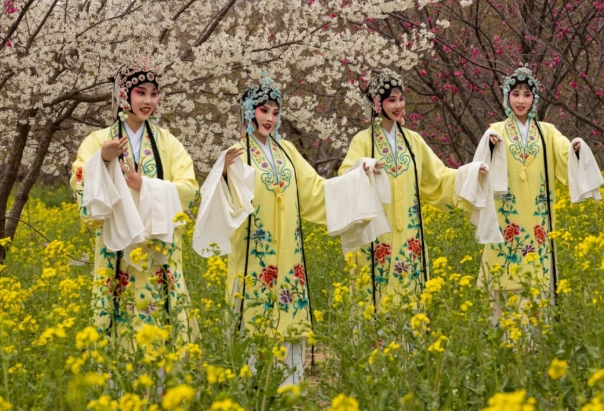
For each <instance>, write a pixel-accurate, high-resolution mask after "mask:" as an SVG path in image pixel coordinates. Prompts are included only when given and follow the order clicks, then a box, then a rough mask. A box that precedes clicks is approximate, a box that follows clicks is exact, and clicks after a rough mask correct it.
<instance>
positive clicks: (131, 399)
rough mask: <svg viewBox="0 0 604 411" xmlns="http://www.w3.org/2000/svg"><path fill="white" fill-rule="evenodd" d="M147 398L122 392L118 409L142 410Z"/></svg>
mask: <svg viewBox="0 0 604 411" xmlns="http://www.w3.org/2000/svg"><path fill="white" fill-rule="evenodd" d="M147 403H148V400H144V399H141V398H140V397H139V396H138V395H136V394H131V393H127V394H124V396H123V397H122V398H120V401H119V407H120V411H143V410H145V409H146V405H147Z"/></svg>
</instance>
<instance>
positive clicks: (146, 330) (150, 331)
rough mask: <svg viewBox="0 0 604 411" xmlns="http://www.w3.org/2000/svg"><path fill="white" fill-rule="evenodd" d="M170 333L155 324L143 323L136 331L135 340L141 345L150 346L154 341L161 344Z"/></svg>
mask: <svg viewBox="0 0 604 411" xmlns="http://www.w3.org/2000/svg"><path fill="white" fill-rule="evenodd" d="M169 335H170V333H169V332H168V330H166V329H164V328H159V327H158V326H156V325H152V324H145V325H143V327H142V328H141V329H140V330H139V331H138V333H136V342H138V344H139V345H140V346H141V347H147V348H150V347H151V346H152V345H153V344H154V343H159V344H163V343H164V341H166V340H167V339H168V336H169Z"/></svg>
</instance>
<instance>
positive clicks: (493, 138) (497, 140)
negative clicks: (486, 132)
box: [489, 134, 499, 147]
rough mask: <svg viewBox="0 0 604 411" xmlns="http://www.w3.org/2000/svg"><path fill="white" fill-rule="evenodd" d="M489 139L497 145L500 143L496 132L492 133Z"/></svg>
mask: <svg viewBox="0 0 604 411" xmlns="http://www.w3.org/2000/svg"><path fill="white" fill-rule="evenodd" d="M489 141H490V142H491V144H493V145H494V146H495V147H497V144H499V137H497V136H496V135H495V134H491V135H490V136H489Z"/></svg>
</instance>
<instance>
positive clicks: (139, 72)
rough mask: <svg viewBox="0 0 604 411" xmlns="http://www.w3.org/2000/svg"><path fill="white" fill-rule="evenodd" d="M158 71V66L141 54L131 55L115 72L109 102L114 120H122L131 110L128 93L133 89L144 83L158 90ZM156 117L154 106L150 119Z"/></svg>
mask: <svg viewBox="0 0 604 411" xmlns="http://www.w3.org/2000/svg"><path fill="white" fill-rule="evenodd" d="M158 71H159V65H156V64H154V63H153V62H152V61H151V59H150V58H149V56H146V55H143V54H136V55H133V56H132V57H130V58H129V59H128V60H127V61H126V63H125V64H124V65H123V66H121V67H120V68H119V69H118V70H117V72H116V73H115V77H114V87H113V95H112V100H111V109H112V111H113V116H114V118H117V117H118V116H119V117H120V118H121V119H122V120H124V119H125V118H126V116H127V114H126V113H125V111H130V110H132V106H131V104H130V93H131V92H132V89H133V88H134V87H136V86H138V85H140V84H144V83H152V84H155V86H156V87H157V89H158V90H159V84H160V81H159V77H158V75H157V73H158ZM120 109H122V110H120ZM118 113H119V114H118ZM158 115H159V107H158V106H156V107H155V111H154V112H153V114H152V116H151V118H152V119H154V118H157V116H158Z"/></svg>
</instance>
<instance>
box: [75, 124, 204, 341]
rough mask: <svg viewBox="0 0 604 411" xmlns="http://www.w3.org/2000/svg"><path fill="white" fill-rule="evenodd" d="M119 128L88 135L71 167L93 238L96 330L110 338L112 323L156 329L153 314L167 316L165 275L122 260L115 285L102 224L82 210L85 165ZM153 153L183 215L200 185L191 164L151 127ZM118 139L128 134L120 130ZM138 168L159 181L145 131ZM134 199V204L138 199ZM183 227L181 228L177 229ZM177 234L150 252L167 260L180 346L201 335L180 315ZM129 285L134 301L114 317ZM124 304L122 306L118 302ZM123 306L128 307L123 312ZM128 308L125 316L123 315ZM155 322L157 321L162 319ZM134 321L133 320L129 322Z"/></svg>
mask: <svg viewBox="0 0 604 411" xmlns="http://www.w3.org/2000/svg"><path fill="white" fill-rule="evenodd" d="M118 124H119V122H116V123H115V124H114V125H113V126H112V127H109V128H106V129H103V130H98V131H95V132H94V133H92V134H90V135H89V136H88V137H86V139H85V140H84V142H83V143H82V145H81V146H80V148H79V150H78V156H77V159H76V161H75V162H74V163H73V166H72V176H71V187H72V190H73V192H74V195H75V197H76V199H77V202H78V205H79V212H80V217H81V218H82V219H83V221H84V222H85V224H86V225H87V226H88V227H89V228H91V229H92V230H93V232H94V234H95V237H96V238H95V255H94V268H95V270H94V276H95V282H94V284H95V285H94V287H93V298H94V301H93V310H94V324H95V326H96V327H97V328H98V330H99V332H102V333H111V332H112V327H113V324H114V323H117V324H118V325H119V327H122V326H125V325H128V326H130V327H133V328H134V329H137V328H139V327H140V326H142V324H146V323H155V322H156V318H155V317H154V314H155V313H157V311H158V310H165V308H166V307H165V295H166V293H165V291H166V290H165V287H166V281H164V277H166V276H165V275H164V276H162V270H161V266H160V265H152V266H150V267H149V268H148V269H146V270H144V271H139V270H137V269H136V268H134V267H132V266H131V265H129V264H128V263H127V262H126V261H125V260H124V259H123V258H122V259H121V261H120V267H119V275H118V278H117V279H116V270H115V265H116V261H117V252H115V251H111V250H108V249H107V248H106V247H105V244H104V242H103V236H102V230H103V222H102V221H98V220H92V219H91V218H90V217H89V216H88V210H87V207H82V199H83V195H84V184H85V183H86V175H85V167H84V165H85V164H86V162H87V161H88V159H90V158H91V157H92V156H93V155H94V154H95V153H96V152H97V151H98V150H100V149H101V146H102V145H103V142H104V141H108V140H112V139H114V138H116V137H117V136H118V131H119V129H118V127H119V125H118ZM151 130H152V132H153V135H154V138H155V141H156V143H157V150H158V153H159V156H160V158H161V162H162V166H163V176H164V180H165V181H170V182H172V183H173V184H174V185H175V186H176V189H177V191H178V196H179V199H180V202H181V205H182V208H183V210H188V209H189V208H190V207H191V205H192V203H193V200H194V199H195V196H196V193H197V189H198V184H197V181H196V180H195V172H194V170H193V161H192V160H191V157H190V156H189V154H188V153H187V152H186V150H185V148H184V147H183V145H182V144H181V143H180V142H179V141H178V140H177V139H176V137H174V136H173V135H172V134H170V132H169V131H168V130H164V129H161V128H159V127H157V126H155V125H151ZM122 133H123V134H122V135H124V136H125V135H126V132H125V131H124V130H122ZM130 153H132V146H129V148H128V151H127V152H126V153H124V159H126V158H128V156H129V155H130ZM139 161H140V164H141V166H142V169H143V175H144V176H145V177H148V178H157V166H156V162H155V158H154V156H153V150H152V147H151V142H150V139H149V135H148V133H147V129H146V128H145V132H144V134H143V139H142V142H141V148H140V157H139ZM131 192H132V193H133V198H134V199H135V201H137V199H138V195H139V194H138V193H135V192H133V191H131ZM181 227H182V226H181ZM180 237H181V229H177V230H176V231H175V233H174V239H173V243H172V244H163V243H162V242H159V241H155V244H154V247H161V248H162V249H164V250H165V251H166V252H167V253H168V255H169V259H168V261H169V265H168V272H167V285H168V286H169V296H170V297H169V299H170V307H169V309H170V311H171V313H172V314H173V315H174V314H176V313H178V322H179V327H178V333H179V337H181V338H182V339H183V340H185V341H186V340H192V339H194V338H196V337H197V336H198V335H199V328H198V325H197V322H196V321H195V319H193V318H189V316H188V312H187V311H186V310H185V309H182V308H183V306H185V305H188V303H189V295H188V292H187V287H186V285H185V280H184V277H183V272H182V246H181V238H180ZM130 283H132V285H131V286H130V287H132V288H133V296H132V300H130V301H128V303H127V304H118V305H117V307H118V310H117V312H116V310H115V307H116V305H115V304H114V301H113V295H114V291H115V292H116V294H117V295H118V296H120V295H121V294H122V293H123V292H124V290H125V288H126V286H128V284H130ZM120 302H123V301H120ZM124 305H127V307H124ZM125 308H127V312H126V310H124V309H125ZM162 317H163V316H159V317H157V318H160V319H161V318H162ZM132 319H134V320H132Z"/></svg>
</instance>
